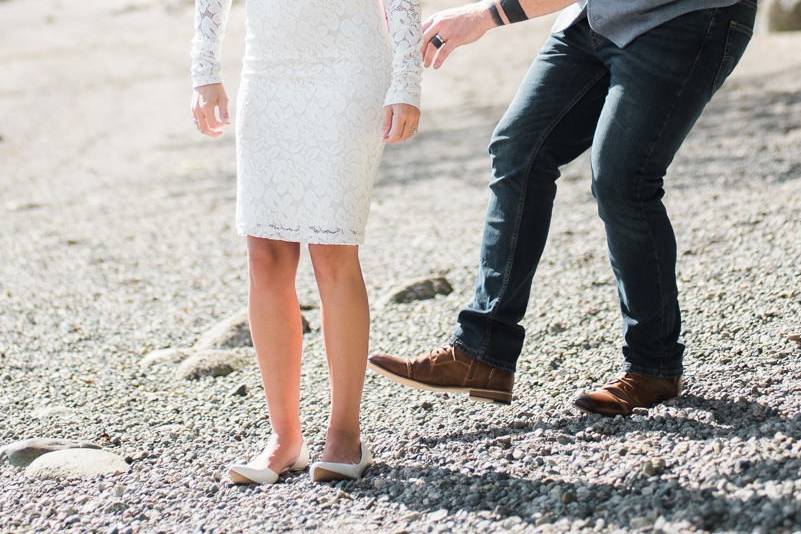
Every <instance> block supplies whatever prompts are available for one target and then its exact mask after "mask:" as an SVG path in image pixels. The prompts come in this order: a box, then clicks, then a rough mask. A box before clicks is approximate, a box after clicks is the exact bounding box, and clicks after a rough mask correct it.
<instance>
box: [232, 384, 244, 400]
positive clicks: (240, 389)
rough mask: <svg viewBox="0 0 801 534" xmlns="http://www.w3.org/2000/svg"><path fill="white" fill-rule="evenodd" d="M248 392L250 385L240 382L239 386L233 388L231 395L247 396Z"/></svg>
mask: <svg viewBox="0 0 801 534" xmlns="http://www.w3.org/2000/svg"><path fill="white" fill-rule="evenodd" d="M247 394H248V386H247V384H239V385H238V386H236V387H234V388H232V389H231V391H230V392H229V395H231V396H233V397H245V396H247Z"/></svg>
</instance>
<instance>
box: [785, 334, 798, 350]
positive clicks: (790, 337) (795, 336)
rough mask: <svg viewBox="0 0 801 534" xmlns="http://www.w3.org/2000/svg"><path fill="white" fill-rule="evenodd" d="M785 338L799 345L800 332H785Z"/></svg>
mask: <svg viewBox="0 0 801 534" xmlns="http://www.w3.org/2000/svg"><path fill="white" fill-rule="evenodd" d="M787 340H788V341H792V342H793V343H795V344H797V345H798V346H799V347H801V334H787Z"/></svg>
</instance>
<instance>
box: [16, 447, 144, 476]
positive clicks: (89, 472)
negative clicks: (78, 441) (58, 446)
mask: <svg viewBox="0 0 801 534" xmlns="http://www.w3.org/2000/svg"><path fill="white" fill-rule="evenodd" d="M129 469H130V467H129V466H128V464H127V463H125V460H124V459H123V458H122V457H120V456H119V455H117V454H114V453H111V452H108V451H104V450H99V449H66V450H62V451H55V452H50V453H47V454H44V455H42V456H40V457H39V458H37V459H36V460H34V461H33V462H32V463H31V464H30V465H29V466H28V467H27V468H26V469H25V474H26V475H27V476H28V477H29V478H56V479H68V478H82V477H92V476H96V475H105V474H115V473H126V472H127V471H128V470H129Z"/></svg>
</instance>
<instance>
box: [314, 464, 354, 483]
mask: <svg viewBox="0 0 801 534" xmlns="http://www.w3.org/2000/svg"><path fill="white" fill-rule="evenodd" d="M337 480H357V479H355V478H353V477H349V476H347V475H343V474H342V473H337V472H336V471H329V470H328V469H325V468H323V467H318V468H317V469H315V470H314V473H313V474H312V481H314V482H334V481H337Z"/></svg>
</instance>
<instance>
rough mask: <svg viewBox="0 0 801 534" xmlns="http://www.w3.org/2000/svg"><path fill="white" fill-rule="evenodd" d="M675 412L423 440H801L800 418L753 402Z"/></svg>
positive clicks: (519, 423)
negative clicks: (658, 435) (542, 435)
mask: <svg viewBox="0 0 801 534" xmlns="http://www.w3.org/2000/svg"><path fill="white" fill-rule="evenodd" d="M665 404H666V405H667V406H669V407H671V408H675V410H671V413H670V414H668V415H663V414H660V415H655V416H650V415H635V416H632V417H616V418H610V417H603V416H601V415H590V414H585V413H583V412H578V410H576V413H575V414H570V413H562V414H554V416H553V417H547V418H534V419H529V420H527V419H522V418H519V419H518V420H516V421H515V422H514V423H513V424H512V425H511V426H509V425H505V426H489V427H485V428H481V429H479V430H473V431H456V432H451V433H446V434H443V435H435V436H423V437H421V438H420V442H421V443H423V444H425V445H427V446H429V447H431V446H436V445H438V444H442V443H447V442H450V441H460V442H472V441H482V440H493V439H497V438H499V437H501V436H507V435H508V436H515V435H520V434H529V433H532V432H536V431H538V430H540V431H543V432H546V431H557V432H558V433H559V434H560V435H561V434H567V435H571V436H574V437H575V436H576V435H577V434H579V433H580V432H583V431H587V430H593V431H595V432H598V433H601V434H604V435H626V434H630V433H641V432H648V431H654V432H668V433H671V434H677V435H681V436H682V437H684V438H685V439H688V440H706V439H710V438H726V437H735V436H738V437H740V438H743V439H749V438H751V437H756V438H759V437H772V436H773V435H774V434H775V431H774V430H773V427H774V423H777V424H780V425H781V426H782V427H784V429H785V433H786V434H788V436H789V437H791V438H795V439H801V430H800V428H801V425H800V424H799V422H801V414H795V415H793V416H792V417H786V416H784V415H782V414H781V413H780V412H779V411H778V410H776V409H775V408H773V407H771V406H768V405H766V404H763V403H760V402H758V401H753V400H748V399H726V398H707V397H700V396H698V395H694V394H685V395H682V396H680V397H678V398H677V399H673V400H671V401H668V402H667V403H665Z"/></svg>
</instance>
